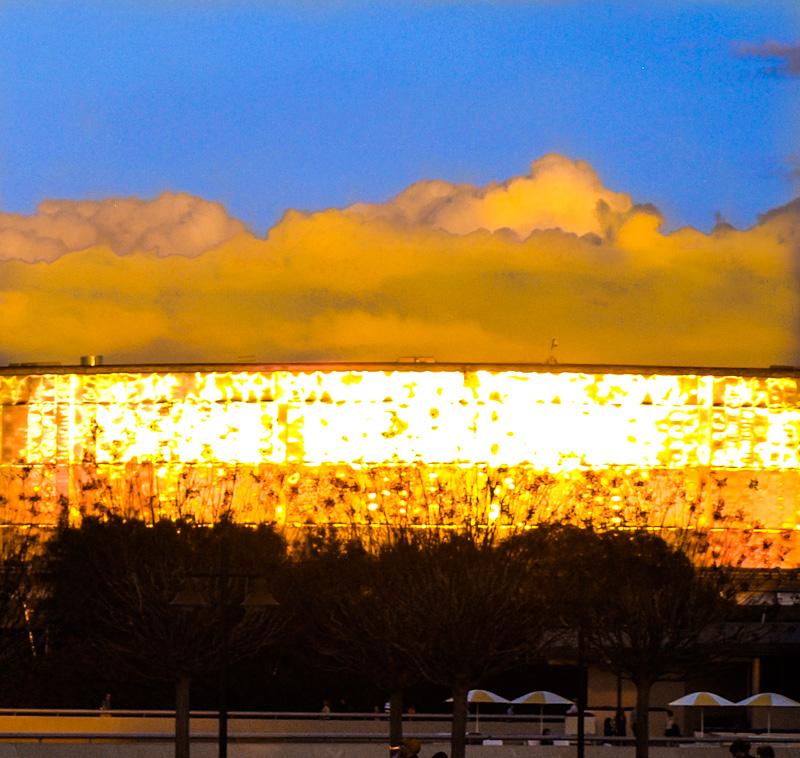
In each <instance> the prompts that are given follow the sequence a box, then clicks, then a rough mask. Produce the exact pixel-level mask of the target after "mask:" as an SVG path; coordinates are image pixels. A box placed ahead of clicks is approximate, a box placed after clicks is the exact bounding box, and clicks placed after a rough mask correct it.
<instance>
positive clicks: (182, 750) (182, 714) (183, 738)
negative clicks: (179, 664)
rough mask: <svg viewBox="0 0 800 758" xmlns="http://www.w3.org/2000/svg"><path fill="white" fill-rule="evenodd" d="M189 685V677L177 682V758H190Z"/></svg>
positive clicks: (179, 679)
mask: <svg viewBox="0 0 800 758" xmlns="http://www.w3.org/2000/svg"><path fill="white" fill-rule="evenodd" d="M189 684H190V680H189V677H188V676H179V677H178V678H177V679H176V680H175V758H189Z"/></svg>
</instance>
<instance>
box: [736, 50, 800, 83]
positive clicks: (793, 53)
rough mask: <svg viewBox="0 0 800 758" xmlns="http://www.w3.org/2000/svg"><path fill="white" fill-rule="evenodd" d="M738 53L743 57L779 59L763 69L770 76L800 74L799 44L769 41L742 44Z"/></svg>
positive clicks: (794, 75)
mask: <svg viewBox="0 0 800 758" xmlns="http://www.w3.org/2000/svg"><path fill="white" fill-rule="evenodd" d="M739 54H740V55H742V56H744V57H745V58H761V59H763V60H771V61H779V62H778V63H776V64H774V65H771V66H767V67H766V68H764V69H763V73H765V74H768V75H770V76H781V77H796V76H800V44H795V45H789V44H786V43H782V42H775V41H771V42H764V43H763V44H760V45H742V46H741V47H740V48H739Z"/></svg>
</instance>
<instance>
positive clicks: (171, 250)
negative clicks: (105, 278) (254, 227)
mask: <svg viewBox="0 0 800 758" xmlns="http://www.w3.org/2000/svg"><path fill="white" fill-rule="evenodd" d="M243 231H245V227H244V224H242V222H241V221H237V220H236V219H232V218H230V217H229V216H228V214H227V213H226V211H225V208H224V207H223V206H222V205H221V204H220V203H211V202H209V201H207V200H203V199H202V198H200V197H192V196H191V195H187V194H184V193H180V194H173V193H170V192H165V193H163V194H162V195H160V196H159V197H158V198H156V199H155V200H153V201H150V202H148V201H146V200H139V199H138V198H135V197H130V198H124V199H110V200H100V201H88V200H87V201H83V202H72V201H69V200H47V201H45V202H43V203H42V204H41V205H40V206H39V209H38V213H36V215H34V216H22V215H19V214H13V213H0V260H12V259H14V260H22V261H27V262H29V263H34V262H36V261H48V262H52V261H54V260H56V259H57V258H60V257H61V256H62V255H64V254H65V253H69V252H75V251H77V250H85V249H86V248H90V247H94V246H96V245H108V247H109V248H111V250H113V251H114V252H115V253H117V254H119V255H130V254H131V253H135V252H149V251H153V252H155V254H156V255H159V256H163V255H186V256H188V257H194V256H196V255H200V254H201V253H204V252H206V250H212V249H214V248H215V247H218V246H219V245H221V244H222V243H223V242H225V241H226V240H228V239H230V238H231V237H233V235H234V234H238V233H240V232H243Z"/></svg>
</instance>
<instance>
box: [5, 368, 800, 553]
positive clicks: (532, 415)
mask: <svg viewBox="0 0 800 758" xmlns="http://www.w3.org/2000/svg"><path fill="white" fill-rule="evenodd" d="M587 369H589V367H581V370H576V371H571V370H568V369H566V368H561V367H550V366H537V367H522V368H518V369H515V370H506V369H504V368H501V367H491V366H488V367H483V368H481V369H479V370H474V371H473V370H466V369H465V368H463V367H448V366H435V367H433V366H426V367H425V369H424V370H423V369H422V368H421V367H420V366H417V365H412V366H406V365H403V364H399V365H396V364H382V365H381V366H379V367H375V366H366V365H365V366H361V367H359V366H349V367H339V366H336V365H335V364H330V365H327V366H320V367H303V366H291V367H283V368H281V369H272V370H269V369H264V370H245V369H244V367H242V369H241V370H237V371H235V372H229V371H213V370H200V371H186V370H181V368H180V367H174V368H173V369H170V370H167V369H164V370H153V371H135V370H134V369H133V367H126V369H125V370H113V371H112V370H111V369H110V368H108V369H105V370H104V369H84V370H81V369H75V370H69V369H59V370H56V371H52V372H51V373H48V372H46V370H43V372H42V373H33V372H31V370H25V369H4V370H3V371H2V372H1V373H0V403H1V404H2V413H3V425H2V467H1V469H0V471H1V473H0V486H2V487H3V491H2V493H1V494H2V497H3V498H4V508H5V521H6V523H22V522H26V523H27V522H31V523H55V522H56V521H57V520H58V519H59V518H62V519H63V518H69V519H71V520H76V519H78V518H80V516H81V515H82V514H85V513H90V512H96V511H100V512H103V510H104V509H105V510H108V511H117V512H121V513H129V514H130V513H139V514H142V515H145V516H147V517H152V518H158V517H161V516H168V517H178V516H181V515H192V516H193V517H194V518H198V519H200V520H211V519H214V518H217V517H218V516H219V515H220V513H222V512H223V511H227V510H230V511H232V512H233V514H234V517H235V518H237V519H239V520H242V521H249V522H259V521H265V520H266V521H277V522H280V523H284V524H297V525H303V524H320V523H359V524H368V523H409V524H416V525H420V526H422V525H433V524H441V525H454V526H458V525H459V524H464V523H472V524H489V523H493V524H496V525H500V526H509V527H510V526H515V525H523V526H524V525H530V524H534V523H538V522H541V521H545V520H552V519H566V520H584V521H585V520H587V519H588V520H592V521H593V522H595V523H597V524H599V525H602V526H614V525H626V524H632V523H646V524H648V525H656V526H661V525H667V526H701V527H707V528H716V529H719V530H725V531H726V532H731V531H733V532H735V533H736V534H738V535H739V537H738V538H737V539H738V540H739V542H740V543H742V542H743V541H749V542H748V544H749V543H750V542H752V543H754V542H758V543H759V545H760V549H761V550H762V552H763V551H765V550H766V551H767V552H768V553H769V555H770V556H771V557H770V558H769V561H770V562H773V563H774V562H778V561H779V560H780V559H782V558H783V559H785V560H790V561H793V558H792V556H791V548H792V544H793V533H794V531H795V530H796V529H797V528H798V524H800V521H798V513H797V509H798V502H797V473H798V436H799V435H800V409H799V408H798V398H797V378H796V376H795V375H794V372H793V371H787V372H784V373H783V374H776V373H775V372H772V371H764V372H752V371H750V372H747V375H724V374H723V373H722V372H717V373H714V374H711V373H708V374H703V373H699V372H698V373H672V372H669V371H665V370H652V371H649V372H648V371H642V372H641V373H638V372H636V371H634V370H630V371H625V370H623V369H613V368H611V367H596V370H597V371H598V373H594V372H592V373H588V372H587ZM745 560H749V559H745Z"/></svg>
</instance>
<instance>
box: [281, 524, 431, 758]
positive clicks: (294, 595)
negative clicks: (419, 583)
mask: <svg viewBox="0 0 800 758" xmlns="http://www.w3.org/2000/svg"><path fill="white" fill-rule="evenodd" d="M370 547H371V546H370V544H369V542H368V540H367V538H366V536H362V537H359V536H357V535H353V534H352V533H351V534H349V535H347V534H342V533H339V532H335V531H333V532H331V531H327V532H320V533H308V534H307V535H306V539H305V540H304V542H303V544H302V546H301V548H300V550H299V551H298V555H297V558H298V560H297V562H296V564H295V571H294V579H293V581H292V588H293V589H292V592H291V593H290V594H288V593H287V596H288V597H290V602H292V604H293V606H294V607H295V614H296V616H297V617H298V619H299V620H300V622H301V624H302V629H303V630H304V633H305V636H306V638H307V639H308V640H309V641H310V643H311V645H312V646H313V647H314V648H315V649H316V650H317V651H318V652H319V653H321V654H322V656H323V658H324V659H325V660H327V661H328V662H329V664H328V665H330V666H331V668H333V669H334V670H337V669H339V670H345V671H352V672H357V673H358V674H359V675H361V676H364V677H365V678H366V679H368V680H369V681H371V682H372V683H373V684H374V685H375V686H377V687H379V688H381V689H383V690H385V691H386V692H387V693H388V694H389V702H390V716H389V718H390V723H389V741H390V743H391V744H392V745H399V744H400V742H401V741H402V738H403V693H404V691H405V690H406V689H408V688H409V687H410V686H412V685H413V684H417V683H418V682H420V681H422V676H421V674H420V672H419V669H418V667H417V666H416V665H415V663H414V661H413V660H412V659H411V657H410V655H409V652H408V650H407V644H406V643H407V638H408V636H409V635H411V634H414V631H415V630H414V625H413V623H412V621H411V619H410V618H409V617H408V616H407V613H408V609H407V607H406V604H405V599H406V598H405V593H404V590H405V585H406V577H405V576H404V575H403V572H402V570H400V571H397V570H394V569H395V568H396V567H394V566H391V565H387V562H386V561H385V560H382V559H381V556H380V555H379V554H377V553H375V552H371V550H370ZM373 547H374V546H373Z"/></svg>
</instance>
